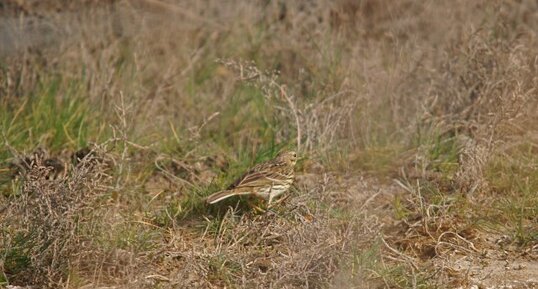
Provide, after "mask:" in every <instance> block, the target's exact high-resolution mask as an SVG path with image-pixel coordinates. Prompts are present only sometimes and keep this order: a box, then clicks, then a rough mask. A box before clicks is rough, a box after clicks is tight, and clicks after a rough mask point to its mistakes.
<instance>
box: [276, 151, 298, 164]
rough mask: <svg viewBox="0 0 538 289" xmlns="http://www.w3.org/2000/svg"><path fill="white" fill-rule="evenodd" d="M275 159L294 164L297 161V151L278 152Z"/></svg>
mask: <svg viewBox="0 0 538 289" xmlns="http://www.w3.org/2000/svg"><path fill="white" fill-rule="evenodd" d="M277 160H279V161H281V162H284V163H287V164H290V165H292V166H294V165H295V164H296V163H297V153H296V152H294V151H283V152H281V153H279V154H278V156H277Z"/></svg>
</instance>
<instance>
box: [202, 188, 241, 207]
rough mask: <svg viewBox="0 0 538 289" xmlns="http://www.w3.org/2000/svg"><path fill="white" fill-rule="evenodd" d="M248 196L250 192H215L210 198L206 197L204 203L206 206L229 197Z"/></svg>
mask: <svg viewBox="0 0 538 289" xmlns="http://www.w3.org/2000/svg"><path fill="white" fill-rule="evenodd" d="M248 194H250V192H238V191H235V190H224V191H220V192H216V193H214V194H212V195H211V196H209V197H207V199H206V202H207V203H208V204H214V203H217V202H220V201H222V200H224V199H227V198H229V197H233V196H241V195H248Z"/></svg>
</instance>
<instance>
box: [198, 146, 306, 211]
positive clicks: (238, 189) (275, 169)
mask: <svg viewBox="0 0 538 289" xmlns="http://www.w3.org/2000/svg"><path fill="white" fill-rule="evenodd" d="M296 162H297V154H296V153H295V152H294V151H284V152H281V153H280V154H279V155H278V156H277V157H276V158H274V159H272V160H270V161H267V162H264V163H260V164H257V165H256V166H254V167H253V168H252V169H250V170H249V171H248V172H247V173H245V174H244V175H243V176H242V177H240V178H239V179H237V180H236V181H235V182H234V183H233V184H231V185H230V186H229V187H228V188H227V189H226V190H224V191H220V192H216V193H214V194H212V195H211V196H209V197H207V199H206V201H207V203H209V204H214V203H217V202H220V201H222V200H224V199H226V198H229V197H232V196H243V195H253V196H256V197H258V198H262V199H265V200H266V201H267V204H268V205H271V202H272V201H273V199H274V198H275V197H278V196H280V195H282V194H283V193H285V192H286V191H287V190H288V189H289V188H290V186H291V184H292V183H293V178H294V175H295V174H294V171H293V169H294V166H295V163H296Z"/></svg>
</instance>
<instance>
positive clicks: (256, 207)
mask: <svg viewBox="0 0 538 289" xmlns="http://www.w3.org/2000/svg"><path fill="white" fill-rule="evenodd" d="M247 203H248V205H249V207H251V208H252V209H254V210H256V211H258V213H262V214H263V213H265V212H267V210H264V209H262V208H260V206H258V205H256V204H255V203H254V201H253V198H249V199H248V201H247Z"/></svg>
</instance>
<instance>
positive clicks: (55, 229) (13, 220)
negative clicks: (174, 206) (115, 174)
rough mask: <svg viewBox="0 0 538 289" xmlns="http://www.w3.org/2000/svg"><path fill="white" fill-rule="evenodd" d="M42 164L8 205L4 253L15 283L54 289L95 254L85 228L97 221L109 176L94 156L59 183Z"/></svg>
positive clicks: (26, 174) (26, 177)
mask: <svg viewBox="0 0 538 289" xmlns="http://www.w3.org/2000/svg"><path fill="white" fill-rule="evenodd" d="M42 161H43V160H41V159H36V160H35V162H33V163H32V166H31V168H30V169H29V170H28V171H26V172H23V173H22V175H21V176H20V182H21V185H20V190H21V191H20V192H19V193H18V194H16V195H14V196H11V197H10V199H9V200H8V202H7V203H6V206H7V208H6V209H5V212H4V213H3V215H2V219H3V223H4V224H8V225H7V226H5V227H3V228H2V236H1V241H2V248H3V249H2V251H1V253H0V254H1V256H2V263H3V264H4V268H3V270H4V273H5V274H6V275H7V276H8V279H9V282H10V283H11V284H34V285H36V286H40V287H50V288H52V287H56V286H58V285H59V284H62V283H63V282H65V280H66V279H67V278H68V274H69V270H70V264H71V262H72V261H74V259H75V256H76V255H77V254H80V253H81V252H82V251H83V250H92V249H94V248H92V247H91V245H90V243H91V232H85V229H86V228H87V227H88V226H91V224H92V223H93V222H94V221H95V219H92V215H93V214H92V213H91V212H92V210H93V209H94V207H95V206H96V205H98V200H99V198H101V196H102V194H103V192H104V191H106V188H105V186H106V184H107V183H108V182H109V177H107V174H106V173H105V171H106V169H105V164H103V163H100V162H99V161H98V160H96V159H92V158H91V157H88V158H86V159H85V160H84V161H83V162H82V163H80V164H78V165H77V166H76V167H73V168H70V169H69V171H68V172H67V174H66V175H64V176H60V177H59V178H51V176H50V167H47V166H45V165H44V164H43V163H42ZM94 217H95V216H94ZM85 233H88V235H86V234H85Z"/></svg>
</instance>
